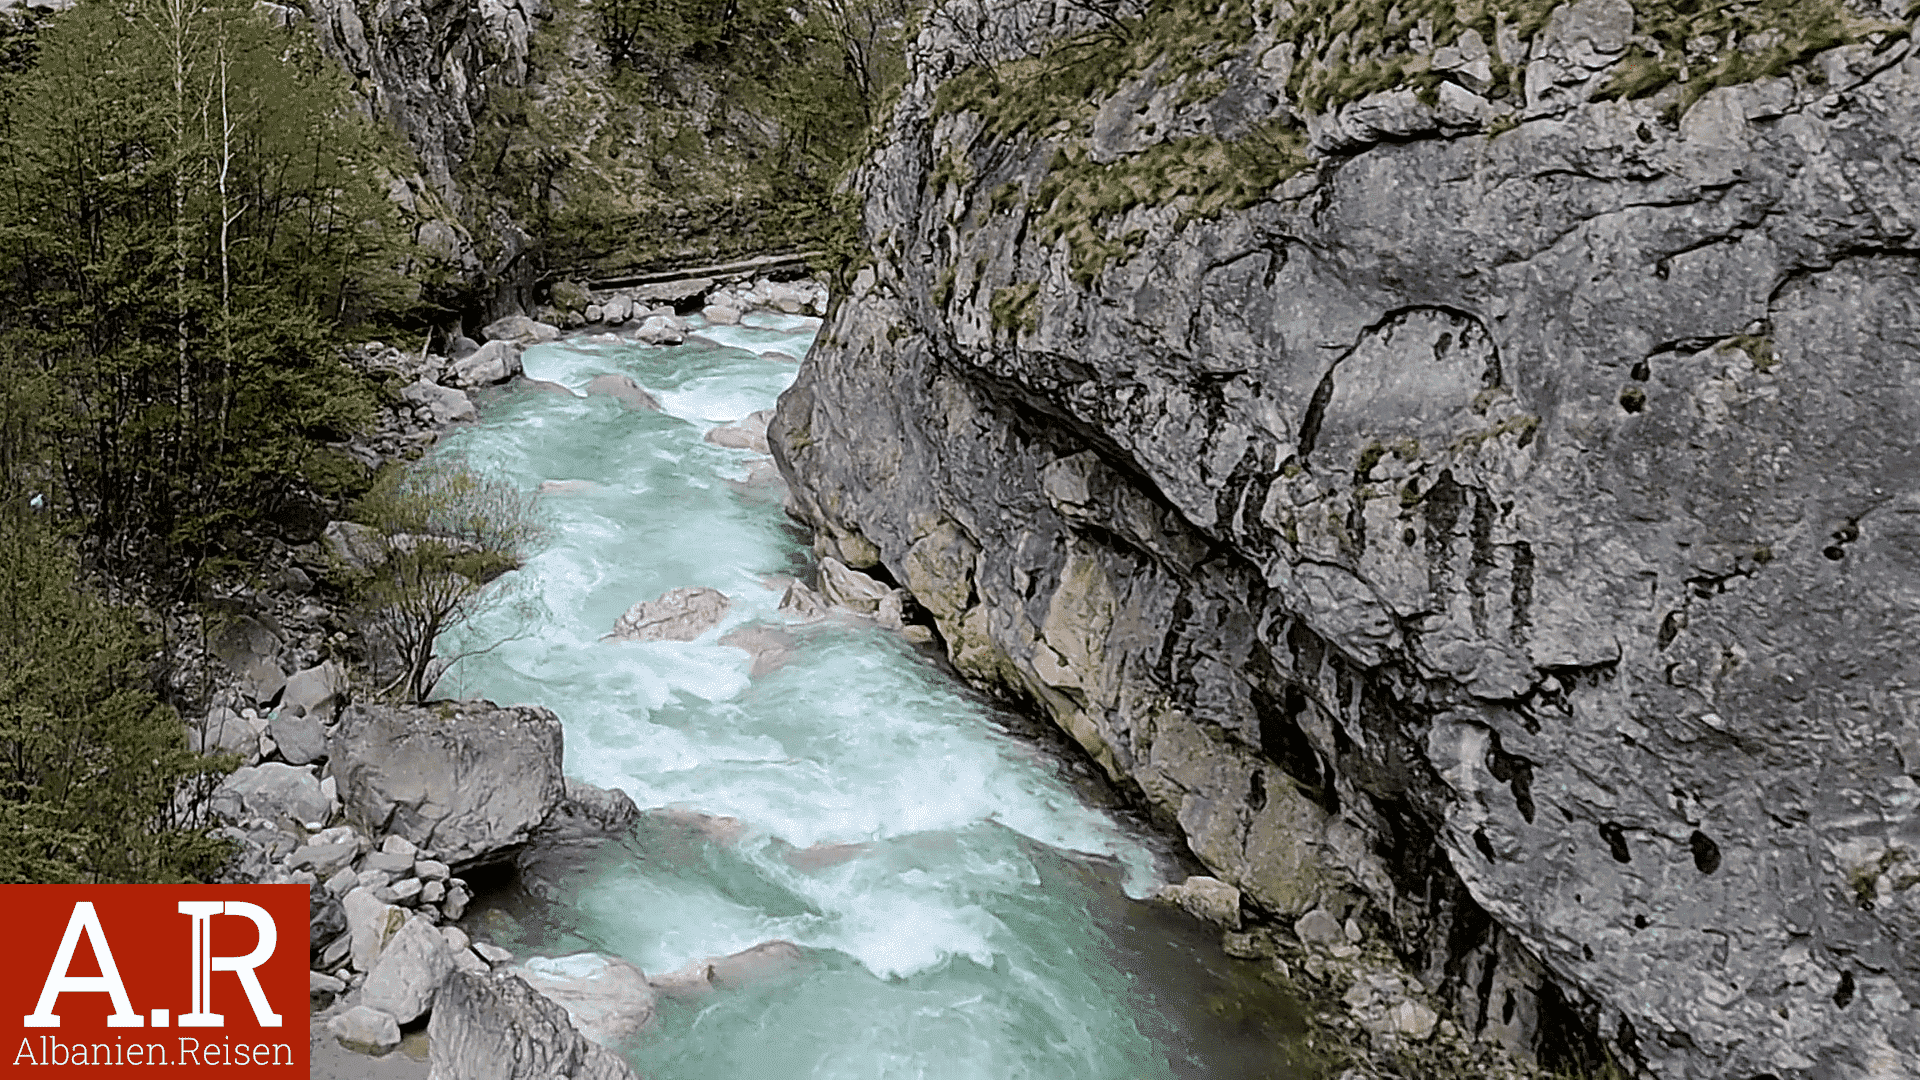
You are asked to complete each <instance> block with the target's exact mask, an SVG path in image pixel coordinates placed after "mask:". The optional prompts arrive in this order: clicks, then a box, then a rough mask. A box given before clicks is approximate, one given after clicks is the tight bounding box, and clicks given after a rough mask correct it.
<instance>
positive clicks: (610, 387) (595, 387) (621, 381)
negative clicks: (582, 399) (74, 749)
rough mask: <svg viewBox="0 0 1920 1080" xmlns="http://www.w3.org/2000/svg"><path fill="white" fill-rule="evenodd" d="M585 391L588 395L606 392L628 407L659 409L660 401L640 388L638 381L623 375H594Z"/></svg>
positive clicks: (654, 410) (653, 410) (655, 410)
mask: <svg viewBox="0 0 1920 1080" xmlns="http://www.w3.org/2000/svg"><path fill="white" fill-rule="evenodd" d="M587 393H588V394H589V395H591V394H606V395H607V396H608V397H611V398H614V399H616V400H618V401H619V402H620V404H622V405H625V406H626V407H627V408H629V409H646V410H647V411H649V412H659V411H660V402H659V401H658V400H657V399H655V398H654V396H653V395H652V394H649V393H647V392H646V391H645V390H644V389H642V388H641V386H640V384H639V383H637V382H634V381H633V380H632V379H631V378H628V377H627V376H625V375H595V376H594V377H593V380H592V381H591V382H589V383H587Z"/></svg>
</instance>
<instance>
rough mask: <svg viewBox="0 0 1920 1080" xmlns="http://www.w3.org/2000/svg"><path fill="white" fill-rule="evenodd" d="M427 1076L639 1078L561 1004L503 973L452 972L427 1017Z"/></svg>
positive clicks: (456, 1079) (476, 1079) (453, 1079)
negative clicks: (585, 1032)
mask: <svg viewBox="0 0 1920 1080" xmlns="http://www.w3.org/2000/svg"><path fill="white" fill-rule="evenodd" d="M427 1045H428V1047H429V1050H428V1054H429V1057H428V1061H429V1064H430V1068H431V1071H430V1072H429V1073H428V1074H427V1075H428V1080H639V1078H638V1077H637V1076H636V1075H635V1074H634V1071H633V1069H632V1067H631V1066H629V1065H628V1064H627V1063H626V1062H625V1061H624V1060H622V1059H621V1057H620V1056H619V1055H618V1054H615V1053H614V1052H613V1051H611V1050H608V1049H607V1048H606V1047H604V1046H601V1045H600V1044H599V1043H596V1042H594V1041H593V1040H592V1039H589V1038H587V1037H586V1036H585V1035H582V1034H581V1033H580V1032H579V1031H578V1030H576V1029H575V1028H574V1026H573V1023H572V1021H571V1020H569V1019H568V1017H567V1010H566V1009H565V1008H564V1007H562V1006H561V1005H560V1004H558V1003H557V1002H555V1001H553V1000H551V999H549V998H547V997H545V996H543V995H542V994H540V993H539V992H538V991H536V990H535V989H534V988H533V987H531V986H529V985H527V983H526V982H525V981H524V980H522V979H521V978H520V977H519V976H518V975H514V974H509V973H507V972H502V971H495V972H487V973H482V972H475V971H455V972H454V973H453V974H452V975H449V976H448V977H447V980H446V982H445V983H443V984H442V985H441V987H440V994H439V997H438V998H436V999H435V1001H434V1007H433V1018H432V1019H431V1020H429V1021H428V1022H427Z"/></svg>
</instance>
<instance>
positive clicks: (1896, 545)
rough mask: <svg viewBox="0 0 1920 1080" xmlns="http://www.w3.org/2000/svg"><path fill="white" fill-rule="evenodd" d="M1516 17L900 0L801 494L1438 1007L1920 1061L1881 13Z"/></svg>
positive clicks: (1910, 170)
mask: <svg viewBox="0 0 1920 1080" xmlns="http://www.w3.org/2000/svg"><path fill="white" fill-rule="evenodd" d="M1512 6H1513V7H1514V8H1523V9H1527V10H1521V11H1518V12H1514V13H1509V12H1506V11H1492V10H1486V11H1482V10H1479V9H1477V8H1476V9H1473V10H1472V11H1468V9H1465V8H1462V9H1460V11H1461V14H1460V15H1459V17H1458V19H1453V18H1452V17H1451V16H1447V15H1445V14H1444V13H1441V12H1443V9H1445V10H1452V6H1451V5H1432V4H1422V3H1408V4H1406V5H1404V8H1405V10H1403V9H1402V6H1395V7H1394V8H1393V9H1392V11H1391V12H1382V11H1377V10H1374V7H1373V6H1372V5H1361V4H1345V5H1343V4H1334V3H1322V2H1309V0H1299V6H1298V7H1296V6H1295V4H1294V3H1281V4H1279V5H1278V6H1277V7H1269V6H1267V5H1265V4H1264V3H1261V4H1256V6H1255V7H1254V9H1253V10H1252V11H1251V12H1249V11H1248V10H1247V9H1246V8H1245V7H1244V6H1238V5H1236V4H1233V3H1229V4H1227V5H1225V6H1221V7H1219V8H1218V9H1217V10H1216V9H1215V8H1214V7H1212V6H1190V5H1181V4H1179V3H1163V4H1159V5H1155V7H1154V8H1152V9H1150V10H1148V11H1146V12H1145V14H1144V15H1140V16H1134V15H1129V14H1127V12H1126V11H1125V9H1121V8H1115V7H1113V6H1111V5H1097V4H1078V5H1061V6H1054V5H1043V4H1035V3H1016V2H1009V0H953V2H950V3H947V4H944V5H941V6H939V7H937V8H936V9H935V10H934V11H933V12H932V13H931V14H930V15H929V16H928V17H927V19H926V21H925V23H924V26H925V29H924V30H923V32H922V34H921V36H920V37H919V39H918V41H917V43H916V44H915V46H914V49H913V53H912V56H911V60H912V68H911V72H912V74H911V77H910V81H909V85H908V86H907V88H906V90H905V92H904V93H903V95H902V97H901V100H900V102H899V104H898V107H897V109H896V111H895V112H894V113H893V115H892V118H891V121H890V123H889V125H888V127H887V128H886V130H885V132H884V137H883V138H882V139H881V140H880V142H879V145H878V147H877V149H876V151H875V152H874V154H873V156H872V158H871V159H870V160H869V162H868V163H867V165H866V166H865V167H864V169H863V170H862V171H861V173H860V174H859V176H858V178H857V187H858V191H859V193H860V195H861V197H862V198H863V200H864V212H865V229H866V231H867V235H868V240H869V242H870V244H871V248H872V251H873V257H872V260H871V262H870V263H869V264H868V265H866V266H865V267H863V268H861V269H860V270H859V272H858V274H857V275H855V276H854V277H853V279H852V281H851V288H850V290H847V292H846V294H845V295H844V296H842V297H839V298H838V299H839V301H840V303H839V307H838V309H837V313H836V314H835V315H834V316H833V317H832V318H831V319H830V321H829V325H828V326H827V328H826V330H825V332H824V334H823V337H822V341H821V344H820V345H819V346H817V347H816V349H815V351H814V353H813V355H812V356H810V357H809V358H808V360H807V361H806V363H805V365H804V367H803V368H802V371H801V375H800V378H799V381H798V382H797V383H796V385H795V386H794V388H793V389H792V390H791V391H790V392H789V393H788V394H787V395H786V396H785V397H784V398H783V399H782V402H781V405H780V409H779V412H778V415H777V417H776V419H775V422H774V424H773V428H772V432H771V434H772V438H773V442H774V444H775V448H776V452H777V453H778V455H779V456H780V459H781V462H782V468H783V470H784V471H785V472H786V473H787V474H788V476H789V478H790V479H791V480H792V482H793V484H794V488H795V492H796V504H797V505H796V510H797V512H799V513H802V514H803V515H804V516H805V517H807V518H808V519H809V520H810V521H812V522H813V523H814V524H815V525H816V527H817V529H818V535H819V537H820V545H821V547H822V550H823V551H828V552H830V553H832V554H835V555H836V556H838V557H839V558H841V559H842V560H843V561H845V562H848V563H850V564H852V565H856V566H867V567H872V566H876V565H878V566H883V567H884V568H885V571H886V572H887V574H889V575H890V576H891V577H892V578H894V579H895V580H897V581H899V582H900V583H901V584H903V585H905V586H906V587H907V588H909V589H910V590H911V591H912V592H913V594H914V596H915V597H916V598H917V599H918V601H919V603H920V604H921V605H922V606H924V608H925V609H926V610H927V611H928V612H929V613H930V614H931V615H932V617H933V618H934V620H935V622H936V624H937V627H938V629H939V632H940V634H941V635H942V637H943V639H944V642H945V645H946V648H947V650H948V652H949V654H950V655H951V657H952V659H953V661H954V663H955V664H956V665H957V666H958V667H959V668H960V669H961V670H962V671H963V672H965V673H966V674H968V675H969V676H970V677H973V678H975V679H977V680H979V681H981V682H982V683H983V684H987V685H992V686H996V687H999V688H1001V689H1002V690H1004V691H1006V692H1009V693H1011V694H1014V695H1017V696H1019V697H1021V698H1024V699H1027V700H1029V701H1031V702H1033V703H1036V704H1038V705H1039V706H1041V707H1043V708H1044V709H1045V710H1047V711H1048V712H1049V713H1050V714H1051V715H1052V716H1053V717H1054V718H1055V719H1056V720H1057V721H1058V723H1059V724H1060V725H1061V726H1062V727H1063V728H1065V729H1066V730H1067V731H1069V732H1070V733H1072V735H1073V736H1074V737H1075V738H1076V739H1077V740H1078V741H1079V742H1080V743H1081V744H1082V745H1084V746H1085V747H1086V748H1087V749H1088V750H1089V751H1090V752H1091V753H1092V754H1093V756H1094V757H1095V758H1096V759H1098V760H1099V761H1100V763H1101V764H1102V765H1103V766H1105V767H1106V769H1107V770H1108V771H1109V772H1111V773H1112V774H1113V775H1115V776H1116V777H1118V778H1121V779H1122V780H1123V781H1125V782H1128V783H1131V784H1132V785H1135V786H1137V788H1138V790H1139V791H1140V792H1141V793H1142V794H1143V795H1144V797H1145V798H1146V799H1147V800H1148V801H1149V802H1150V803H1151V804H1152V805H1153V806H1155V807H1156V808H1158V809H1160V810H1161V811H1163V812H1164V813H1165V814H1166V815H1167V816H1168V817H1170V818H1172V819H1173V820H1176V821H1177V822H1178V824H1179V826H1180V828H1181V829H1183V830H1184V832H1185V834H1186V835H1187V837H1188V838H1189V842H1190V845H1191V847H1192V848H1193V851H1194V852H1195V853H1196V854H1197V855H1198V856H1199V857H1200V858H1201V859H1202V860H1203V861H1204V862H1205V863H1206V864H1207V865H1208V866H1209V867H1211V868H1212V869H1213V871H1214V872H1215V873H1216V874H1218V875H1219V876H1220V877H1222V878H1224V879H1226V880H1228V881H1230V882H1232V883H1234V884H1236V885H1238V886H1239V887H1240V888H1241V889H1242V890H1244V891H1245V892H1246V893H1247V894H1248V896H1249V897H1250V899H1251V900H1252V901H1254V902H1255V903H1256V904H1257V905H1258V906H1259V907H1261V908H1263V909H1264V910H1266V911H1267V912H1269V913H1271V914H1273V915H1277V916H1282V917H1284V918H1285V920H1286V921H1288V922H1291V921H1292V919H1293V918H1294V917H1296V916H1298V915H1299V914H1301V913H1303V912H1307V911H1309V910H1311V909H1313V908H1315V907H1326V908H1328V909H1330V910H1332V911H1333V912H1334V913H1335V914H1337V915H1344V914H1346V913H1348V912H1349V911H1353V912H1356V913H1358V914H1359V916H1360V921H1361V922H1362V923H1364V924H1367V925H1369V926H1370V927H1371V928H1372V929H1373V931H1374V932H1376V933H1380V934H1383V935H1385V936H1387V937H1388V938H1389V939H1390V940H1391V941H1392V942H1393V943H1394V945H1395V947H1396V949H1397V951H1398V952H1399V953H1400V955H1401V956H1402V957H1403V958H1405V959H1406V960H1407V961H1408V962H1409V964H1410V965H1411V966H1413V967H1414V968H1415V970H1417V971H1419V972H1420V973H1421V974H1422V975H1423V977H1424V978H1425V979H1426V980H1427V982H1428V983H1429V984H1430V985H1431V986H1434V987H1436V988H1439V989H1441V990H1442V992H1443V993H1444V994H1446V995H1447V996H1448V997H1449V999H1450V1000H1451V1001H1452V1002H1453V1003H1454V1005H1455V1007H1456V1010H1457V1018H1458V1019H1459V1020H1460V1022H1461V1023H1462V1024H1463V1025H1464V1026H1465V1027H1467V1028H1468V1029H1469V1030H1473V1031H1478V1032H1481V1033H1483V1034H1485V1035H1488V1036H1490V1037H1496V1038H1501V1039H1503V1040H1504V1041H1507V1042H1508V1043H1510V1044H1512V1045H1514V1046H1516V1047H1519V1048H1521V1049H1522V1050H1525V1051H1528V1052H1534V1053H1538V1054H1540V1055H1541V1056H1542V1058H1543V1060H1545V1061H1547V1062H1548V1063H1553V1062H1556V1061H1568V1060H1571V1059H1572V1057H1573V1056H1577V1055H1574V1054H1573V1053H1572V1050H1573V1048H1576V1047H1577V1045H1578V1044H1579V1043H1581V1042H1582V1040H1584V1039H1589V1038H1593V1037H1597V1038H1599V1039H1602V1040H1604V1041H1605V1042H1606V1043H1607V1044H1608V1045H1609V1046H1610V1047H1612V1049H1613V1052H1614V1053H1615V1054H1616V1055H1617V1056H1618V1057H1619V1059H1620V1060H1621V1061H1623V1062H1625V1063H1627V1064H1628V1066H1629V1067H1630V1068H1633V1069H1635V1070H1638V1071H1640V1072H1642V1073H1643V1074H1645V1075H1652V1076H1658V1077H1662V1078H1681V1077H1689V1078H1692V1077H1698V1078H1703V1080H1704V1078H1709V1077H1712V1078H1721V1077H1729V1078H1737V1080H1748V1078H1754V1080H1758V1078H1763V1077H1774V1078H1779V1080H1786V1078H1798V1077H1806V1078H1812V1077H1867V1076H1875V1077H1898V1076H1913V1075H1920V1011H1916V1008H1917V1007H1920V888H1916V887H1915V886H1916V885H1920V818H1917V817H1916V816H1915V813H1914V807H1915V801H1916V794H1917V788H1916V783H1915V778H1916V777H1920V661H1917V660H1916V659H1915V656H1916V650H1915V645H1916V642H1917V641H1920V434H1917V433H1920V236H1917V235H1916V230H1920V156H1916V155H1915V153H1914V151H1913V150H1912V147H1913V146H1914V145H1916V141H1917V140H1920V121H1917V120H1916V118H1917V117H1920V56H1916V55H1914V54H1913V50H1912V47H1911V45H1910V43H1909V40H1908V29H1909V28H1908V27H1907V25H1906V24H1905V23H1904V22H1901V21H1900V20H1902V19H1904V18H1909V17H1911V13H1909V12H1906V11H1903V10H1900V8H1901V6H1902V5H1898V4H1896V5H1893V6H1891V7H1889V8H1888V9H1887V10H1867V9H1864V8H1850V7H1843V6H1841V5H1839V4H1837V3H1835V4H1828V5H1819V4H1815V5H1811V6H1808V5H1781V4H1766V3H1763V4H1759V5H1745V6H1740V7H1725V8H1715V9H1714V12H1713V13H1712V14H1711V17H1712V18H1714V19H1721V20H1722V21H1721V22H1719V23H1711V24H1705V23H1701V22H1699V21H1697V20H1696V21H1695V22H1692V23H1689V22H1688V21H1687V19H1688V18H1694V17H1692V16H1687V17H1682V16H1681V15H1676V14H1675V12H1676V10H1680V8H1679V6H1678V5H1672V4H1657V3H1652V2H1651V0H1635V2H1634V3H1633V4H1632V5H1631V6H1630V5H1629V4H1628V2H1627V0H1581V2H1580V3H1578V4H1574V5H1570V6H1561V7H1558V8H1551V7H1550V6H1541V5H1529V4H1520V3H1516V4H1514V5H1512ZM1536 8H1537V10H1534V9H1536ZM1436 13H1441V14H1436ZM1707 17H1708V16H1699V17H1698V18H1701V19H1704V18H1707ZM1768 18H1774V19H1778V20H1779V25H1777V26H1770V25H1767V24H1766V19H1768ZM1342 20H1344V21H1342ZM1369 20H1371V21H1369ZM1482 24H1485V25H1482ZM1676 27H1678V29H1676ZM1703 27H1705V28H1706V29H1708V30H1711V31H1712V32H1711V33H1705V32H1702V33H1695V32H1694V31H1698V30H1701V29H1702V28H1703ZM1089 60H1091V62H1089Z"/></svg>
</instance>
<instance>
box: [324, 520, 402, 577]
mask: <svg viewBox="0 0 1920 1080" xmlns="http://www.w3.org/2000/svg"><path fill="white" fill-rule="evenodd" d="M320 539H321V540H322V541H323V542H324V543H325V545H326V549H327V555H328V556H329V557H330V558H331V559H332V560H333V561H334V562H337V563H340V564H341V565H344V566H346V567H348V568H350V569H354V570H366V569H369V568H370V567H374V566H378V565H379V564H380V563H381V562H382V561H384V560H385V559H386V557H387V546H386V542H385V541H384V540H383V539H382V538H381V536H380V533H379V531H378V530H376V529H372V528H369V527H368V526H365V525H362V524H360V523H358V522H354V521H329V522H327V527H326V531H324V532H322V533H321V534H320Z"/></svg>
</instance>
